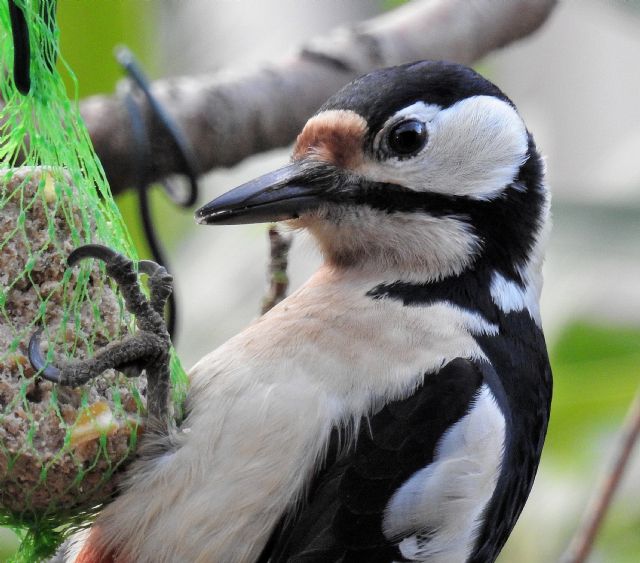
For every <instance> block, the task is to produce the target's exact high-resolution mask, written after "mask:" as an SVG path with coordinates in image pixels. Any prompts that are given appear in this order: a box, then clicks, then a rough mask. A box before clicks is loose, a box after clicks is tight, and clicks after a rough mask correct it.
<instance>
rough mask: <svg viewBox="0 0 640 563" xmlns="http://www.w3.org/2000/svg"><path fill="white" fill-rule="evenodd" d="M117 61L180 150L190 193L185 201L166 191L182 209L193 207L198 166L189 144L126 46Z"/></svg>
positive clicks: (196, 197)
mask: <svg viewBox="0 0 640 563" xmlns="http://www.w3.org/2000/svg"><path fill="white" fill-rule="evenodd" d="M116 59H117V61H118V62H119V63H120V65H121V66H122V67H123V68H124V69H125V70H126V72H127V74H128V76H129V78H130V79H131V80H133V82H134V83H135V84H136V86H137V87H138V88H139V89H140V90H141V92H142V93H143V94H144V96H145V98H146V99H147V103H148V104H149V107H150V108H151V111H152V113H153V114H154V116H155V117H156V118H157V119H158V122H159V123H160V124H161V125H162V126H163V127H164V129H165V131H166V132H167V133H168V134H169V137H170V138H171V139H172V140H173V142H174V143H175V146H176V149H178V156H179V157H180V160H181V161H182V162H181V164H182V170H183V172H184V174H185V175H186V176H187V178H188V179H189V191H188V192H187V196H186V197H185V198H183V199H180V198H178V197H177V194H176V192H175V191H174V190H172V189H171V188H168V189H167V187H166V186H165V191H166V192H167V194H168V195H169V197H170V198H171V199H172V201H173V202H174V203H175V204H177V205H180V206H181V207H191V206H192V205H193V204H194V203H195V202H196V201H197V199H198V169H199V167H198V164H197V161H196V158H195V155H194V154H193V151H192V150H191V147H190V146H189V143H188V141H187V139H186V137H185V136H184V134H183V133H182V130H181V129H180V127H179V126H178V124H177V123H176V122H175V121H174V120H173V118H172V117H171V116H170V115H169V114H168V113H167V112H166V111H165V109H164V108H163V107H162V106H161V105H160V103H159V102H158V100H157V99H156V98H155V97H154V96H153V94H152V93H151V88H150V87H149V80H148V79H147V77H146V76H145V74H144V72H143V71H142V68H141V67H140V64H139V63H138V61H137V60H136V58H135V57H134V55H133V53H132V52H131V51H130V50H129V49H127V48H126V47H124V46H121V47H118V48H117V50H116Z"/></svg>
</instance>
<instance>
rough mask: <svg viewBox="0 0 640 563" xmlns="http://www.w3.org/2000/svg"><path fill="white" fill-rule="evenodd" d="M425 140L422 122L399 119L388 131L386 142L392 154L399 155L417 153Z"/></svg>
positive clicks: (425, 131) (424, 128)
mask: <svg viewBox="0 0 640 563" xmlns="http://www.w3.org/2000/svg"><path fill="white" fill-rule="evenodd" d="M426 142H427V128H426V127H425V125H424V123H422V122H421V121H417V120H415V119H411V120H408V121H401V122H400V123H398V124H397V125H395V126H394V127H393V128H392V129H391V131H390V132H389V136H388V137H387V144H388V146H389V150H390V152H391V154H392V155H397V156H400V157H403V156H410V155H412V154H415V153H417V152H418V151H419V150H420V149H421V148H422V147H424V145H425V143H426Z"/></svg>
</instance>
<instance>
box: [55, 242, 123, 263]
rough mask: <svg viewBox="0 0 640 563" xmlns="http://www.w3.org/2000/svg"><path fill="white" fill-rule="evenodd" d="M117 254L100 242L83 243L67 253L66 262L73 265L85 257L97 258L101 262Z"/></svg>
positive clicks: (108, 260) (111, 258)
mask: <svg viewBox="0 0 640 563" xmlns="http://www.w3.org/2000/svg"><path fill="white" fill-rule="evenodd" d="M118 256H119V254H118V253H117V252H116V251H115V250H112V249H111V248H109V247H107V246H103V245H102V244H85V245H83V246H79V247H78V248H76V249H75V250H73V251H72V252H71V254H69V257H68V258H67V264H69V266H75V265H76V264H77V263H78V262H80V261H81V260H85V259H87V258H97V259H99V260H102V261H103V262H110V261H111V260H113V259H114V258H116V257H118Z"/></svg>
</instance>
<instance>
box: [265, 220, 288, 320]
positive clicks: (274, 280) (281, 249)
mask: <svg viewBox="0 0 640 563" xmlns="http://www.w3.org/2000/svg"><path fill="white" fill-rule="evenodd" d="M292 241H293V238H292V236H291V235H290V234H289V235H285V234H282V233H281V232H280V231H279V230H278V226H277V225H269V256H270V261H269V289H268V290H267V294H266V295H265V297H264V299H263V300H262V311H261V313H262V314H263V315H264V314H265V313H266V312H267V311H268V310H269V309H271V308H272V307H275V306H276V305H277V304H278V303H280V301H282V300H283V299H284V298H285V297H286V296H287V290H288V289H289V276H288V274H287V266H288V265H289V249H290V248H291V242H292Z"/></svg>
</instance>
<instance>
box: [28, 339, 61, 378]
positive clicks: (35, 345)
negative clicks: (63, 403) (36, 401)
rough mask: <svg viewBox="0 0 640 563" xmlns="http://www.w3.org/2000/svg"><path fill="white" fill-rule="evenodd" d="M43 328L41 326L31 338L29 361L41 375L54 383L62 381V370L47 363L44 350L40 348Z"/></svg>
mask: <svg viewBox="0 0 640 563" xmlns="http://www.w3.org/2000/svg"><path fill="white" fill-rule="evenodd" d="M41 334H42V329H41V328H39V329H38V330H36V331H35V332H34V333H33V334H32V335H31V339H30V340H29V361H30V362H31V365H32V366H33V369H35V370H36V371H37V372H40V376H41V377H44V378H45V379H47V380H49V381H53V382H54V383H60V381H61V373H60V370H59V369H58V368H57V367H56V366H54V365H51V364H49V365H47V364H46V362H45V359H44V358H43V357H42V351H41V350H40V335H41Z"/></svg>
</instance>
